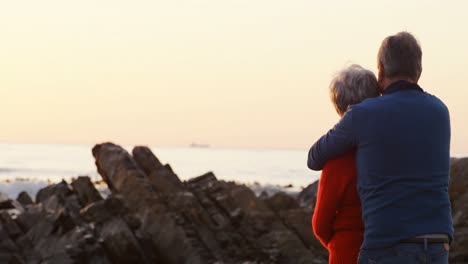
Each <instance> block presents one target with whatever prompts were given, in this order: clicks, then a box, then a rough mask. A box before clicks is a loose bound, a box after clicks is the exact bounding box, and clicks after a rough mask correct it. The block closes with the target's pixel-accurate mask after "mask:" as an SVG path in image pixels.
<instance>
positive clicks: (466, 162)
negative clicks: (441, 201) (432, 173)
mask: <svg viewBox="0 0 468 264" xmlns="http://www.w3.org/2000/svg"><path fill="white" fill-rule="evenodd" d="M449 190H450V199H451V201H452V205H456V203H457V201H458V199H459V198H460V197H461V196H463V195H464V194H465V193H466V192H467V191H468V158H460V159H457V158H452V159H451V166H450V185H449Z"/></svg>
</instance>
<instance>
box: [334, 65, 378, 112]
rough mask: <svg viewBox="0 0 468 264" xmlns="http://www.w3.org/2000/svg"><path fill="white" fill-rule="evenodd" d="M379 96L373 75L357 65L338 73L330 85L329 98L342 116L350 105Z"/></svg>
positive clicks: (376, 82)
mask: <svg viewBox="0 0 468 264" xmlns="http://www.w3.org/2000/svg"><path fill="white" fill-rule="evenodd" d="M379 95H380V89H379V83H378V81H377V78H376V77H375V75H374V73H372V72H371V71H369V70H367V69H364V68H363V67H361V66H359V65H357V64H352V65H350V66H348V67H346V68H345V69H343V70H341V71H340V72H338V74H337V75H336V76H335V78H333V80H332V81H331V83H330V97H331V100H332V102H333V104H334V105H335V109H336V111H337V112H338V114H340V115H343V114H344V113H345V112H346V111H347V110H348V107H349V106H350V105H353V104H357V103H360V102H361V101H363V100H364V99H367V98H371V97H376V96H379Z"/></svg>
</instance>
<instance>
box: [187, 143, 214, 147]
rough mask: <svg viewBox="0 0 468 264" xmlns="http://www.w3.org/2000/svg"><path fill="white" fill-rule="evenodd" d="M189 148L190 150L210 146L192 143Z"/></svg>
mask: <svg viewBox="0 0 468 264" xmlns="http://www.w3.org/2000/svg"><path fill="white" fill-rule="evenodd" d="M190 147H191V148H209V147H210V145H208V144H199V143H195V142H194V143H192V144H190Z"/></svg>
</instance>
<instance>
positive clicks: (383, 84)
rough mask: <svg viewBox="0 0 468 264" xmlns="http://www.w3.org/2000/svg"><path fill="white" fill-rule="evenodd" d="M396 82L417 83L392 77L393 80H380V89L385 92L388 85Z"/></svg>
mask: <svg viewBox="0 0 468 264" xmlns="http://www.w3.org/2000/svg"><path fill="white" fill-rule="evenodd" d="M398 81H405V82H410V83H418V82H415V81H414V80H412V79H410V78H406V77H394V78H385V79H384V80H382V87H383V91H385V90H386V89H387V88H388V87H389V86H390V85H392V84H394V83H396V82H398Z"/></svg>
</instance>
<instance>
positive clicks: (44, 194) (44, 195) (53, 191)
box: [36, 180, 73, 203]
mask: <svg viewBox="0 0 468 264" xmlns="http://www.w3.org/2000/svg"><path fill="white" fill-rule="evenodd" d="M72 193H73V192H72V189H71V188H70V186H69V185H68V184H67V182H66V181H64V180H62V182H60V183H57V184H52V185H49V186H47V187H45V188H42V189H41V190H39V192H37V195H36V203H42V202H44V201H45V200H47V199H48V198H50V197H51V196H53V195H56V196H58V197H62V198H64V197H67V196H68V195H71V194H72Z"/></svg>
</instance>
